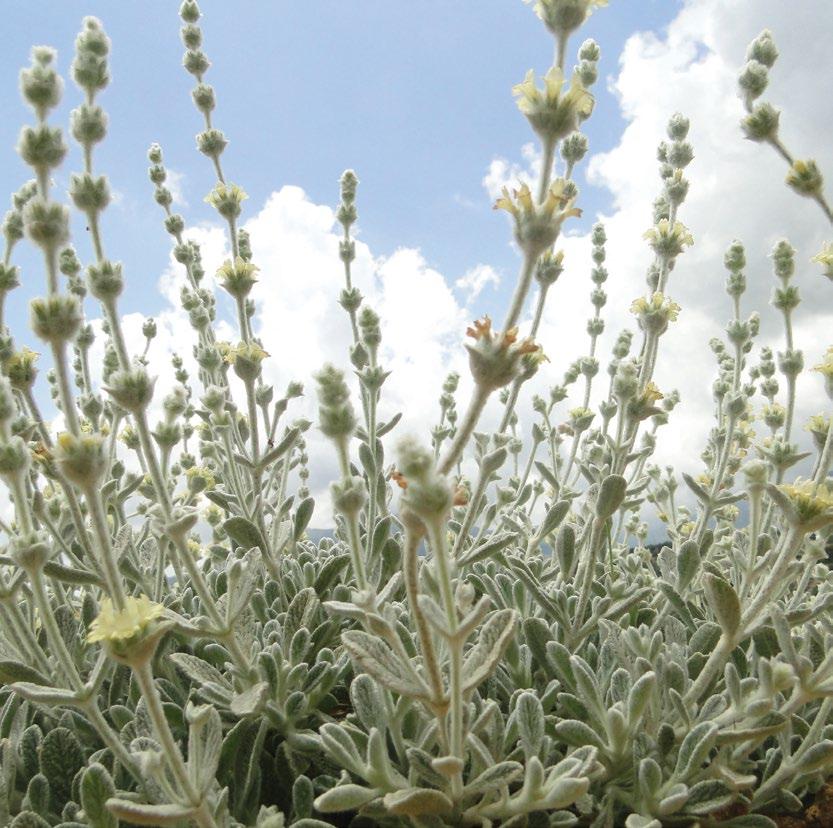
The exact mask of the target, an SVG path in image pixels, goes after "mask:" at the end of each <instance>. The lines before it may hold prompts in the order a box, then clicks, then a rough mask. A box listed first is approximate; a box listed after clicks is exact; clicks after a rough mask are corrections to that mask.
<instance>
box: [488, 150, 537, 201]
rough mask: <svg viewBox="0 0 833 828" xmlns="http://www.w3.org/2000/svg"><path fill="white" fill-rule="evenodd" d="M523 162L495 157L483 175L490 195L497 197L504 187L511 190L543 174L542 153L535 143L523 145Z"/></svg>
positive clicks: (530, 182) (529, 182)
mask: <svg viewBox="0 0 833 828" xmlns="http://www.w3.org/2000/svg"><path fill="white" fill-rule="evenodd" d="M521 159H522V163H517V162H514V161H507V160H506V159H505V158H494V159H493V160H492V163H491V164H489V169H488V170H487V171H486V175H485V176H483V187H484V188H485V189H486V192H487V193H488V194H489V197H490V198H492V199H496V198H498V197H499V196H500V194H501V191H502V190H503V188H504V187H508V188H509V189H510V190H511V189H515V188H517V187H518V185H519V184H524V183H526V184H529V185H530V186H531V185H532V182H534V181H536V180H537V179H538V176H539V175H540V174H541V153H540V151H539V149H538V147H537V146H536V145H535V144H532V143H529V144H524V145H523V147H521Z"/></svg>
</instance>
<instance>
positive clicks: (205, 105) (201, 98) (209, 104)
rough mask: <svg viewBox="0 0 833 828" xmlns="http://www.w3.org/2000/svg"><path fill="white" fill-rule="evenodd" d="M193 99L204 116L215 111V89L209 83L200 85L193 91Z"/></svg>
mask: <svg viewBox="0 0 833 828" xmlns="http://www.w3.org/2000/svg"><path fill="white" fill-rule="evenodd" d="M191 97H192V98H193V99H194V105H195V106H196V107H197V109H198V110H199V111H200V112H202V113H203V115H207V114H208V113H209V112H211V111H212V110H213V109H214V106H215V101H214V88H213V87H212V86H209V85H208V84H207V83H198V84H197V85H196V86H195V87H194V88H193V89H192V90H191Z"/></svg>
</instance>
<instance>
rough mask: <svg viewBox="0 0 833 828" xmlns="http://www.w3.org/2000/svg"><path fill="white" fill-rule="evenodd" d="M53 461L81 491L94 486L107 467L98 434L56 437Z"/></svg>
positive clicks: (101, 441) (102, 440) (104, 451)
mask: <svg viewBox="0 0 833 828" xmlns="http://www.w3.org/2000/svg"><path fill="white" fill-rule="evenodd" d="M55 459H56V461H57V463H58V466H59V468H60V469H61V472H62V473H63V474H64V476H65V477H66V478H67V479H68V480H70V481H72V482H73V483H75V484H76V485H77V486H79V487H80V488H82V489H90V488H92V487H94V486H96V485H97V484H98V482H99V480H100V479H101V476H102V474H104V470H105V468H106V466H107V452H106V449H105V445H104V439H103V438H102V436H101V435H100V434H82V435H79V436H76V435H74V434H70V433H68V432H64V433H63V434H60V435H59V436H58V444H57V449H56V452H55Z"/></svg>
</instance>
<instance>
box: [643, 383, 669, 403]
mask: <svg viewBox="0 0 833 828" xmlns="http://www.w3.org/2000/svg"><path fill="white" fill-rule="evenodd" d="M664 398H665V394H663V393H662V391H660V390H659V388H657V385H656V383H654V382H649V383H648V384H647V385H646V386H645V390H644V391H643V392H642V399H643V400H645V402H646V403H649V404H650V403H655V402H659V401H660V400H662V399H664Z"/></svg>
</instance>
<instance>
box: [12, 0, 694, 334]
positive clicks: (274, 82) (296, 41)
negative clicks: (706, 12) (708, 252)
mask: <svg viewBox="0 0 833 828" xmlns="http://www.w3.org/2000/svg"><path fill="white" fill-rule="evenodd" d="M201 6H202V9H203V12H204V17H203V20H202V21H201V23H202V26H203V30H204V35H205V51H206V52H207V54H208V56H209V58H210V59H211V61H212V63H213V66H212V69H211V70H210V71H209V73H208V77H207V80H208V81H209V82H210V83H212V84H214V85H215V87H216V91H217V98H218V108H217V112H216V123H217V125H218V126H220V127H221V128H222V129H224V130H225V131H226V133H227V135H228V136H229V138H230V139H231V142H232V143H231V145H230V147H229V149H228V150H227V152H226V155H225V158H224V163H225V166H226V170H227V174H228V176H229V177H230V178H231V179H232V180H234V181H236V182H239V183H240V184H241V185H242V186H243V187H244V189H245V190H246V191H247V192H248V193H249V194H250V196H251V200H250V201H249V202H248V203H247V207H248V209H249V210H250V211H251V210H253V209H257V208H258V207H259V206H260V205H262V203H263V202H264V200H265V199H266V197H267V196H268V194H269V193H270V192H271V191H272V190H275V189H278V188H279V187H280V186H281V185H283V184H287V183H290V184H298V185H300V186H302V187H303V188H304V189H305V190H306V191H307V193H308V194H309V196H310V198H311V199H312V200H313V201H315V202H316V203H324V204H332V203H334V201H335V200H336V198H337V179H338V176H339V175H340V173H341V172H342V170H343V169H345V168H346V167H353V168H355V169H356V170H357V172H358V174H359V177H360V179H361V182H362V184H361V191H360V197H359V198H360V201H359V209H360V234H361V238H362V239H363V240H364V241H366V242H367V243H368V244H369V246H370V247H371V248H372V249H373V250H374V251H376V252H377V253H384V254H389V253H391V252H393V251H394V250H395V249H396V248H397V247H398V246H400V245H403V246H407V247H417V248H419V249H421V251H422V253H423V255H424V256H425V257H426V259H427V260H428V262H429V263H430V264H431V265H432V266H434V267H436V268H438V269H439V270H440V271H441V272H443V273H444V274H446V275H447V276H448V278H449V279H456V278H458V277H459V276H461V275H462V274H463V273H464V272H465V271H466V270H467V269H469V268H471V267H472V266H474V265H476V264H478V263H481V262H483V263H488V264H490V265H492V266H493V267H495V268H496V269H497V270H498V271H499V272H502V273H504V274H506V275H510V274H513V273H514V268H515V254H514V252H513V251H512V250H511V249H510V247H509V245H508V232H507V223H506V219H505V217H504V216H503V215H502V214H494V213H492V211H491V205H490V199H489V197H488V196H487V194H486V193H485V192H484V190H483V187H482V185H481V181H482V178H483V175H484V173H485V171H486V169H487V167H488V165H489V162H490V161H491V159H492V158H493V157H495V156H496V155H497V156H505V157H508V158H510V159H515V158H517V157H518V153H519V148H520V147H521V146H522V145H523V144H524V143H526V142H528V141H530V140H531V133H530V130H529V128H528V125H527V123H526V121H525V119H524V118H523V117H522V116H521V115H520V113H518V112H517V110H516V108H515V105H514V102H513V99H512V95H511V86H512V84H514V83H516V82H518V81H520V80H522V78H523V75H524V73H525V72H526V70H527V69H528V68H532V67H534V68H535V69H536V71H537V72H543V71H545V70H546V69H547V68H548V65H549V61H550V59H551V53H552V43H551V38H550V37H549V35H548V33H547V32H546V31H545V30H544V28H543V26H542V25H541V23H540V21H538V19H537V18H536V17H535V15H534V14H533V13H532V11H531V8H530V7H528V6H526V5H524V4H523V3H521V2H510V0H478V2H474V0H466V1H465V2H463V1H462V0H461V1H460V2H447V0H443V1H442V2H440V0H420V2H419V3H417V4H405V3H403V2H393V3H388V2H381V0H354V1H353V2H350V3H335V2H324V0H314V2H264V1H263V0H260V2H245V1H244V2H239V1H238V2H234V3H227V2H218V0H206V1H205V2H203V3H202V4H201ZM177 8H178V4H177V3H176V2H173V1H172V0H168V2H165V3H162V2H155V3H150V4H148V3H115V2H112V0H111V1H110V2H101V0H85V1H84V2H76V1H75V0H73V2H62V3H57V2H54V1H53V2H45V3H32V2H23V1H22V0H20V1H18V0H11V2H6V3H5V4H4V29H5V31H4V43H5V47H4V49H3V50H2V54H0V110H2V111H3V112H4V113H6V117H4V118H3V119H2V120H0V148H1V149H2V151H3V153H4V156H3V161H2V163H0V190H2V191H5V192H9V191H12V190H14V189H16V188H17V187H18V186H19V184H20V183H21V182H22V181H23V180H25V179H26V178H27V177H28V175H27V169H26V168H25V167H24V165H23V164H22V163H21V162H20V160H19V159H18V158H17V156H16V154H15V152H14V149H13V147H14V144H15V142H16V139H17V133H18V130H19V127H20V125H21V124H23V123H24V122H30V120H31V115H30V113H29V112H28V111H27V110H26V108H25V107H24V105H23V103H22V102H21V100H20V96H19V94H18V91H17V75H18V72H19V70H20V68H21V67H22V66H24V65H26V64H27V62H28V52H29V48H30V46H31V45H33V44H48V45H51V46H54V47H55V48H56V49H58V52H59V67H60V70H61V72H62V74H66V73H67V70H68V65H69V62H70V60H71V56H72V44H73V40H74V37H75V34H76V32H77V31H78V29H79V27H80V22H81V19H82V17H83V15H85V14H94V15H96V16H98V17H99V18H100V19H101V20H102V22H103V23H104V26H105V28H106V30H107V32H108V34H109V35H110V37H111V39H112V41H113V49H112V77H113V82H112V84H111V86H110V87H109V88H108V90H107V91H106V92H105V94H104V95H103V97H102V100H101V102H102V104H103V106H104V107H105V109H106V110H107V112H108V114H109V117H110V130H109V134H108V137H107V139H106V141H105V142H104V144H103V145H101V147H100V149H99V150H98V152H97V157H96V166H97V168H98V170H99V171H103V172H106V173H107V174H108V175H109V176H110V179H111V185H112V187H113V188H114V189H115V190H116V191H117V192H118V193H119V195H120V200H119V203H118V204H115V205H113V206H111V208H110V209H109V210H108V211H107V213H106V215H105V219H104V226H105V233H106V240H107V247H108V251H109V255H110V256H111V257H113V258H118V259H120V260H122V261H123V262H124V264H125V266H126V273H127V276H128V280H127V284H128V287H127V290H126V292H125V296H124V300H123V307H124V308H125V309H130V310H141V311H143V312H145V313H155V312H156V311H157V310H158V307H159V304H160V302H161V300H160V299H159V297H158V296H157V295H156V291H155V290H150V289H149V288H150V287H151V285H153V286H155V283H156V279H157V277H158V276H159V274H160V273H161V272H162V270H163V269H164V267H165V265H166V264H167V260H168V247H167V243H166V236H165V234H164V231H163V230H162V228H161V223H160V212H159V210H158V208H157V207H156V205H155V204H154V203H153V201H152V198H151V187H150V184H149V182H148V181H147V178H146V168H147V163H146V160H145V152H146V150H147V147H148V145H149V144H150V143H151V142H152V141H158V142H159V143H160V144H161V145H162V146H163V149H164V151H165V158H166V163H167V164H168V166H169V167H170V168H172V169H173V170H176V171H177V172H179V173H181V174H183V175H184V179H183V193H184V196H185V199H186V201H187V206H186V207H183V208H181V209H182V211H183V212H184V214H185V215H186V218H187V220H188V221H189V223H196V222H200V221H203V220H211V219H213V216H212V214H211V211H210V208H208V206H207V205H205V204H203V202H202V198H203V196H204V195H205V193H206V192H207V191H208V189H209V188H210V186H211V185H212V183H213V182H212V178H211V172H210V168H209V166H208V163H207V161H206V159H204V158H203V157H202V156H200V155H199V153H198V152H197V151H196V150H195V148H194V141H193V136H194V134H195V133H196V132H197V131H198V129H199V128H200V120H199V116H198V113H197V112H196V111H195V110H194V108H193V106H192V104H191V100H190V94H189V91H190V88H191V86H192V83H191V78H190V76H188V75H187V74H186V73H185V71H184V70H183V69H182V68H181V64H180V61H181V56H182V51H183V49H182V46H181V44H180V40H179V33H178V30H179V21H178V17H177V14H176V11H177ZM678 8H679V2H677V0H627V2H624V1H623V0H618V2H617V0H614V2H612V4H611V6H610V7H609V8H607V9H605V10H603V12H602V13H598V14H596V15H594V16H593V18H592V19H591V20H590V22H589V24H588V25H587V27H586V32H584V33H583V34H586V36H588V37H594V38H595V39H596V40H597V41H598V42H599V43H600V45H601V47H602V54H603V57H602V63H601V77H600V81H599V83H598V84H597V86H596V93H597V96H598V102H597V109H596V113H595V115H594V117H593V119H592V120H591V121H590V123H589V124H588V127H587V132H588V136H589V138H590V143H591V148H592V151H593V152H598V151H602V150H607V149H610V148H611V147H612V146H613V145H614V144H615V142H616V140H617V138H618V135H619V133H620V131H621V126H622V122H621V119H620V115H619V111H618V104H617V101H616V98H615V97H614V96H613V95H612V94H610V92H608V90H607V89H606V83H605V77H606V76H608V75H611V74H612V73H615V71H616V68H617V55H618V54H619V53H620V51H621V48H622V45H623V43H624V41H625V39H626V38H627V37H628V36H629V35H631V34H632V33H633V32H634V31H635V30H637V29H646V28H647V29H655V30H661V29H662V27H663V26H664V25H665V24H666V23H667V22H668V20H670V19H671V18H672V17H673V16H674V14H675V13H676V11H677V9H678ZM572 45H573V50H572V51H575V48H577V46H578V42H577V41H576V42H574V43H573V44H572ZM79 99H80V98H79V94H78V92H77V90H76V89H75V88H74V87H73V85H72V83H71V82H68V83H67V88H66V93H65V96H64V103H63V105H62V106H61V108H60V110H59V111H58V112H57V113H56V115H55V116H54V121H55V122H56V123H61V124H62V125H65V124H66V123H67V119H68V112H69V110H70V109H71V108H72V107H73V106H75V105H77V103H78V102H79ZM79 166H80V158H79V156H78V153H77V152H76V151H75V148H73V153H72V155H71V156H70V158H69V159H68V161H67V162H65V164H64V166H63V167H62V169H61V170H60V174H59V175H58V176H57V177H56V180H57V183H58V186H59V190H61V191H64V192H65V190H66V181H67V178H68V175H69V173H70V172H71V171H72V170H76V169H78V168H79ZM581 174H583V173H581ZM581 174H580V175H581ZM579 180H581V178H580V179H579ZM608 201H609V193H608V192H607V191H606V190H605V189H604V188H598V187H584V192H583V195H582V203H583V206H584V208H585V217H586V218H585V219H584V220H583V224H586V225H589V224H590V223H591V222H592V220H593V217H594V216H595V214H596V212H597V210H599V209H604V208H605V207H606V206H607V204H608ZM581 226H582V223H578V224H577V225H576V227H581ZM74 231H75V232H74V242H75V244H76V246H77V247H78V249H79V251H80V252H81V254H82V255H83V253H84V251H85V244H84V227H83V224H82V223H81V222H80V220H76V222H75V227H74ZM27 254H28V251H26V250H23V249H21V250H20V252H19V253H18V254H17V258H18V261H19V262H20V263H21V264H22V265H24V267H25V274H24V278H25V288H24V289H23V290H21V291H17V292H16V293H15V294H14V295H13V297H12V299H11V301H10V306H9V314H10V318H12V319H13V318H14V315H15V314H19V313H25V303H26V302H27V301H28V299H29V298H30V297H31V296H32V295H35V291H38V290H40V282H39V279H40V271H39V269H38V267H37V264H38V262H37V259H35V258H32V257H31V256H30V255H27ZM298 277H299V278H303V275H302V274H299V275H298ZM510 281H511V280H509V279H504V282H503V288H502V291H508V290H509V289H510V287H511V285H510ZM501 298H502V292H501V293H498V294H496V295H485V296H484V300H485V302H486V303H487V304H493V303H494V304H497V303H498V302H499V300H500V299H501ZM486 309H488V307H487V308H486Z"/></svg>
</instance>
